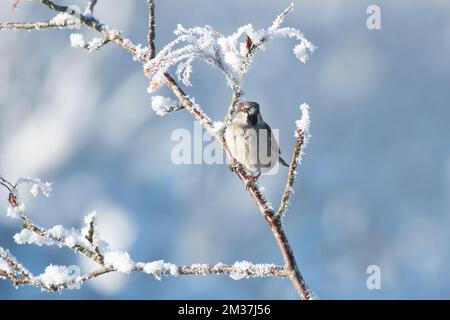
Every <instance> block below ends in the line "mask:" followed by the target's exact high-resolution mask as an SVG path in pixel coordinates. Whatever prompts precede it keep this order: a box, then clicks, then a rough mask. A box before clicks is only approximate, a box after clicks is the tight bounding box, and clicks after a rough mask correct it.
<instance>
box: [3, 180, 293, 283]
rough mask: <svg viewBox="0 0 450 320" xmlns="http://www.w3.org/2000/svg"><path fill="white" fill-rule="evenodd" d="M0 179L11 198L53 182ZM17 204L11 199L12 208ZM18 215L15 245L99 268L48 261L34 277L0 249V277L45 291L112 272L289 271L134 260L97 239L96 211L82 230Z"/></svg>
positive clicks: (239, 274) (237, 275) (240, 274)
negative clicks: (79, 258) (57, 252)
mask: <svg viewBox="0 0 450 320" xmlns="http://www.w3.org/2000/svg"><path fill="white" fill-rule="evenodd" d="M0 181H1V183H2V185H3V186H6V185H7V186H8V188H7V189H8V191H9V192H10V194H12V193H13V194H14V195H13V197H14V198H16V199H18V198H19V194H18V191H17V189H16V187H17V186H19V185H21V184H29V185H31V190H33V189H36V188H37V189H39V190H40V191H41V193H42V194H44V195H45V196H48V195H49V193H48V192H49V191H48V188H49V187H50V186H51V184H49V183H43V182H41V180H39V179H31V178H22V179H20V180H19V181H18V182H17V183H15V184H11V183H9V182H8V181H7V180H6V179H4V178H0ZM16 205H17V204H14V203H13V204H11V203H10V207H11V206H16ZM20 218H21V219H22V220H23V224H22V229H21V231H20V232H18V233H16V234H15V235H14V240H15V242H16V243H17V244H19V245H24V244H32V245H36V246H43V245H45V246H57V247H60V248H61V247H66V248H69V249H71V250H72V251H73V252H75V253H78V254H82V255H84V256H86V257H87V258H89V259H91V260H92V261H94V262H96V263H97V264H98V269H96V270H94V271H91V272H87V273H85V274H83V275H76V274H74V273H73V270H72V269H71V268H70V267H69V266H60V265H53V264H50V265H48V266H47V267H46V268H45V270H44V272H43V273H42V274H39V275H37V276H34V275H33V274H32V273H31V272H30V271H29V270H28V269H26V268H25V267H24V266H22V265H21V264H20V263H19V262H18V260H17V258H15V257H14V256H13V255H12V254H11V253H10V252H9V251H8V250H6V249H3V248H2V247H0V279H2V278H3V279H9V280H10V281H11V282H12V283H13V285H14V286H18V285H31V286H34V287H38V288H41V289H42V290H45V291H61V290H63V289H74V288H78V287H79V285H81V284H83V283H84V282H85V281H88V280H90V279H93V278H96V277H99V276H101V275H103V274H106V273H111V272H120V273H125V274H129V273H130V272H142V273H146V274H148V275H152V276H153V277H154V278H155V279H157V280H161V279H162V276H179V275H212V274H216V275H218V274H225V275H228V276H229V277H230V278H232V279H234V280H240V279H245V278H252V277H269V276H276V277H287V276H288V272H287V271H285V269H284V268H283V267H280V266H276V265H274V264H252V263H250V262H247V261H241V262H236V263H234V264H233V265H227V264H223V263H217V264H215V265H209V264H193V265H190V266H177V265H175V264H172V263H167V262H164V261H163V260H156V261H152V262H135V261H133V259H132V258H131V257H130V255H129V253H128V252H126V251H121V250H117V249H114V248H112V247H111V246H110V245H109V244H108V243H107V242H106V241H105V240H102V239H101V238H100V237H99V233H98V230H97V223H96V219H97V213H96V212H92V213H90V214H88V215H87V216H85V217H84V226H83V227H82V228H81V229H76V228H66V227H64V226H62V225H56V226H54V227H52V228H49V229H45V228H42V227H39V226H37V225H36V224H34V223H33V222H31V219H30V218H29V217H28V216H27V215H26V214H25V210H22V211H21V213H20Z"/></svg>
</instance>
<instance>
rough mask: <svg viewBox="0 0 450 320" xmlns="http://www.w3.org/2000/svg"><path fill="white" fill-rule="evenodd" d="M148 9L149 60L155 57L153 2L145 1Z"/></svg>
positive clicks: (150, 0)
mask: <svg viewBox="0 0 450 320" xmlns="http://www.w3.org/2000/svg"><path fill="white" fill-rule="evenodd" d="M147 7H148V31H147V44H148V47H149V50H150V53H149V55H150V59H153V58H154V57H155V2H154V0H147Z"/></svg>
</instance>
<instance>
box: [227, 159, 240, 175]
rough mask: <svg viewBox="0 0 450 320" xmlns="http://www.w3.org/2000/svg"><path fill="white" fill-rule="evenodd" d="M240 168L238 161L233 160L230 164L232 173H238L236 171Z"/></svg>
mask: <svg viewBox="0 0 450 320" xmlns="http://www.w3.org/2000/svg"><path fill="white" fill-rule="evenodd" d="M238 167H239V162H237V160H236V159H233V162H232V163H231V164H230V166H229V168H230V171H231V172H236V169H237V168H238Z"/></svg>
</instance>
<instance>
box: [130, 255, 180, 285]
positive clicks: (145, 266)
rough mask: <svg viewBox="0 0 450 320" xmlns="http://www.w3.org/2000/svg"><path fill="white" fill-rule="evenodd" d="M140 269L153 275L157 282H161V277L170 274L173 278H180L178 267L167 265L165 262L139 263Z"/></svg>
mask: <svg viewBox="0 0 450 320" xmlns="http://www.w3.org/2000/svg"><path fill="white" fill-rule="evenodd" d="M138 267H141V268H142V270H143V271H144V272H145V273H147V274H151V275H153V276H154V277H155V278H156V279H157V280H161V275H164V274H170V275H172V276H178V274H179V273H178V267H177V266H176V265H175V264H173V263H166V262H164V260H158V261H153V262H148V263H139V264H138Z"/></svg>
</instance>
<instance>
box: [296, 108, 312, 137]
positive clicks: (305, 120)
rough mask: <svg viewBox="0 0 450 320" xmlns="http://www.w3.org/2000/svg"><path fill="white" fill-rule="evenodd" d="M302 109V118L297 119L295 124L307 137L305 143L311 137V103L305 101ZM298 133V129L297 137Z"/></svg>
mask: <svg viewBox="0 0 450 320" xmlns="http://www.w3.org/2000/svg"><path fill="white" fill-rule="evenodd" d="M300 111H301V113H302V115H301V118H300V120H297V121H295V125H296V127H297V129H298V130H300V131H301V132H302V134H303V136H304V138H305V144H306V143H307V141H308V140H309V138H310V137H311V133H310V126H311V118H310V116H309V105H308V104H306V103H303V104H302V105H301V106H300ZM297 135H298V133H297V131H296V138H298V136H297Z"/></svg>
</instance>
